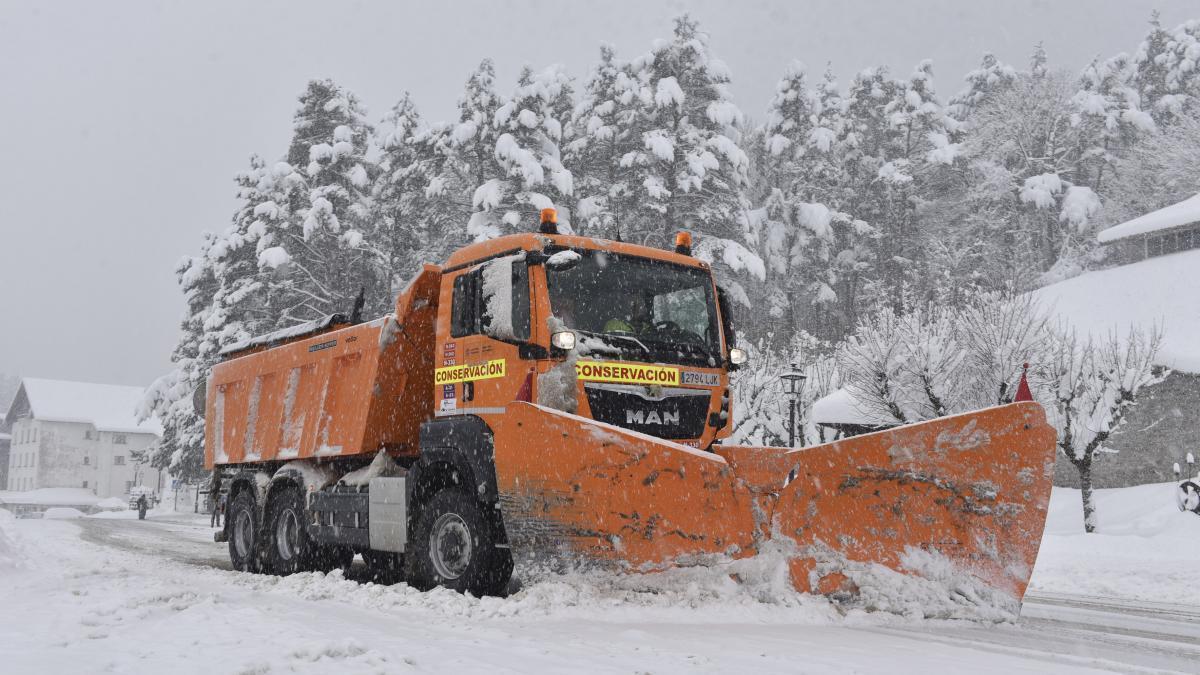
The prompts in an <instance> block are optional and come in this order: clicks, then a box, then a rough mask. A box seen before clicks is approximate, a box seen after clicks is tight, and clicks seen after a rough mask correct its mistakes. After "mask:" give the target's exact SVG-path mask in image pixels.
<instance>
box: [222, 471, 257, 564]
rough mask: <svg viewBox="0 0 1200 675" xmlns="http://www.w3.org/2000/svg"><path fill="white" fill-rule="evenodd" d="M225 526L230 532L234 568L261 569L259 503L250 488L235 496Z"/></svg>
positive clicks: (231, 556)
mask: <svg viewBox="0 0 1200 675" xmlns="http://www.w3.org/2000/svg"><path fill="white" fill-rule="evenodd" d="M225 527H226V529H227V531H228V532H229V562H230V563H232V564H233V569H235V570H237V571H239V572H257V571H259V557H258V551H259V548H260V542H259V534H260V531H259V523H258V505H257V504H255V503H254V494H253V493H251V492H250V490H242V491H241V492H238V494H237V496H236V497H234V498H233V502H232V503H231V504H230V505H229V514H228V516H227V518H226V520H225Z"/></svg>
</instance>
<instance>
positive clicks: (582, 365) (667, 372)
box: [575, 361, 679, 385]
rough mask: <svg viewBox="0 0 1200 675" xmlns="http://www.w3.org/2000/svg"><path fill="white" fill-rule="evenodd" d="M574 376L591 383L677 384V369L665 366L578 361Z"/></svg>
mask: <svg viewBox="0 0 1200 675" xmlns="http://www.w3.org/2000/svg"><path fill="white" fill-rule="evenodd" d="M575 374H576V375H577V376H578V377H579V379H581V380H590V381H592V382H620V383H623V384H664V385H675V384H679V369H678V368H670V367H667V366H643V365H635V364H632V363H605V362H602V361H579V362H578V363H576V364H575Z"/></svg>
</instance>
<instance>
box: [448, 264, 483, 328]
mask: <svg viewBox="0 0 1200 675" xmlns="http://www.w3.org/2000/svg"><path fill="white" fill-rule="evenodd" d="M475 279H476V277H475V274H474V273H472V272H466V273H464V274H460V275H458V277H457V278H455V279H454V299H453V301H452V304H451V305H450V335H451V336H453V337H462V336H464V335H474V334H475V333H478V332H479V331H478V330H477V329H476V327H475V326H476V322H475Z"/></svg>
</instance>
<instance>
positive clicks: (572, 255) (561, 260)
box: [546, 249, 583, 272]
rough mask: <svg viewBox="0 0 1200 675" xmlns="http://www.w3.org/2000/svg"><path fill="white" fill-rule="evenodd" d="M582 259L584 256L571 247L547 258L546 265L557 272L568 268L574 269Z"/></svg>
mask: <svg viewBox="0 0 1200 675" xmlns="http://www.w3.org/2000/svg"><path fill="white" fill-rule="evenodd" d="M582 259H583V256H581V255H579V254H578V253H576V252H575V251H572V250H571V249H566V250H562V251H559V252H558V253H555V254H554V255H551V256H550V257H549V258H546V267H548V268H550V269H552V270H554V271H555V272H566V271H567V270H569V269H573V268H574V267H575V266H576V265H578V264H579V261H580V260H582Z"/></svg>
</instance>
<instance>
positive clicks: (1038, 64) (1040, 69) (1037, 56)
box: [1029, 41, 1050, 80]
mask: <svg viewBox="0 0 1200 675" xmlns="http://www.w3.org/2000/svg"><path fill="white" fill-rule="evenodd" d="M1047 62H1048V59H1047V58H1046V47H1045V46H1044V45H1043V44H1042V43H1041V42H1040V41H1039V42H1038V43H1037V44H1036V45H1034V46H1033V54H1032V55H1030V57H1029V76H1030V77H1032V78H1033V79H1035V80H1036V79H1039V78H1042V77H1045V76H1046V73H1048V72H1050V70H1049V68H1048V67H1047V66H1046V63H1047Z"/></svg>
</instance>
